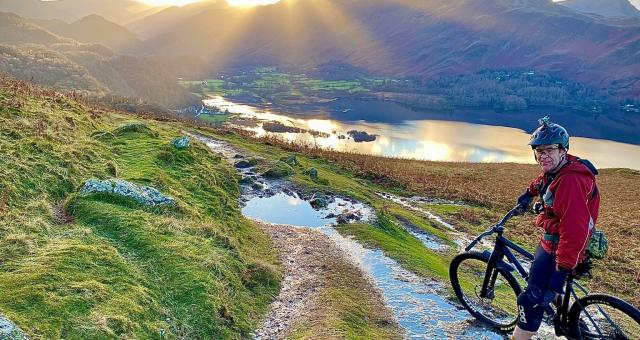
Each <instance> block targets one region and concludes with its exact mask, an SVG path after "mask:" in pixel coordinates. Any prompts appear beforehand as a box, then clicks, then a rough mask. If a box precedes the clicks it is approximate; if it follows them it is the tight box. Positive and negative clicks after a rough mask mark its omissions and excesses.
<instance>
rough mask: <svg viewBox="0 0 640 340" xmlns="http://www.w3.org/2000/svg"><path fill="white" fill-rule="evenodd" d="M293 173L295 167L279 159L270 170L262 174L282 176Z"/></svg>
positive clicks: (265, 175)
mask: <svg viewBox="0 0 640 340" xmlns="http://www.w3.org/2000/svg"><path fill="white" fill-rule="evenodd" d="M293 173H294V171H293V168H292V167H291V166H290V165H289V164H287V163H285V162H283V161H277V162H276V163H275V164H273V166H272V167H271V168H270V169H269V170H267V171H265V172H264V174H262V175H263V176H264V177H267V178H282V177H286V176H291V175H293Z"/></svg>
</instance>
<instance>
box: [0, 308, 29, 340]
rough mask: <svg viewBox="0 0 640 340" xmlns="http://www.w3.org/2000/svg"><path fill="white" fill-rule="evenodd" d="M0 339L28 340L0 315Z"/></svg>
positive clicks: (19, 330)
mask: <svg viewBox="0 0 640 340" xmlns="http://www.w3.org/2000/svg"><path fill="white" fill-rule="evenodd" d="M0 339H8V340H28V339H29V337H28V336H27V335H26V334H25V333H24V332H23V331H22V330H21V329H20V328H18V326H16V324H14V323H13V322H12V321H11V320H9V319H8V318H6V317H5V316H4V315H2V314H0Z"/></svg>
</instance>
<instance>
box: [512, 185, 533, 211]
mask: <svg viewBox="0 0 640 340" xmlns="http://www.w3.org/2000/svg"><path fill="white" fill-rule="evenodd" d="M531 201H533V195H531V193H529V190H528V189H527V190H525V191H524V193H523V194H522V195H520V197H518V201H517V203H516V214H517V215H522V214H524V213H525V212H527V210H528V209H529V205H530V204H531Z"/></svg>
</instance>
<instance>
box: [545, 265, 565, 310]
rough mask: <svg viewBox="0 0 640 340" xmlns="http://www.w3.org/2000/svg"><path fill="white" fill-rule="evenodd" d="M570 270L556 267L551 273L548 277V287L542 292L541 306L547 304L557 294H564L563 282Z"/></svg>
mask: <svg viewBox="0 0 640 340" xmlns="http://www.w3.org/2000/svg"><path fill="white" fill-rule="evenodd" d="M569 272H570V270H568V269H562V268H558V267H556V271H555V272H554V273H553V274H551V278H550V279H549V288H548V289H547V291H545V292H544V297H543V299H542V300H543V301H542V305H543V306H547V305H548V304H550V303H551V302H553V300H554V299H555V298H556V296H558V295H562V294H564V283H565V280H566V279H567V276H568V275H569Z"/></svg>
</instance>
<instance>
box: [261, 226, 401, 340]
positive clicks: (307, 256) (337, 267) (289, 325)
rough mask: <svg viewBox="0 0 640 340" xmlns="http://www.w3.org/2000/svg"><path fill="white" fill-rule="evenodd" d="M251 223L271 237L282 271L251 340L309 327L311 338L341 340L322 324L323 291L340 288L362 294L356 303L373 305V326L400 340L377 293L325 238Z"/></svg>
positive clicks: (324, 314)
mask: <svg viewBox="0 0 640 340" xmlns="http://www.w3.org/2000/svg"><path fill="white" fill-rule="evenodd" d="M256 223H259V225H260V226H261V227H262V228H263V229H264V230H265V231H266V232H267V233H268V234H269V235H270V236H271V239H272V240H273V243H274V245H275V246H276V247H277V248H278V250H279V252H280V258H281V261H282V264H283V266H284V279H283V281H282V289H281V290H280V293H279V295H278V296H277V297H276V299H275V301H274V302H273V304H272V306H271V310H270V311H269V314H268V315H267V317H266V319H265V320H264V321H263V323H262V325H261V326H260V327H259V328H258V329H257V330H256V332H255V338H256V339H284V338H286V337H287V336H288V335H290V333H291V332H292V331H294V330H296V329H300V328H309V327H311V328H315V329H314V333H315V332H317V331H319V330H322V331H325V333H324V334H323V336H322V337H323V338H324V339H331V338H334V339H343V338H344V334H341V333H340V331H339V330H336V329H335V328H333V327H327V326H326V325H323V324H325V323H326V322H327V316H328V314H330V310H328V309H327V303H328V302H330V301H324V297H325V296H326V292H327V290H330V289H333V288H336V286H339V285H345V284H348V285H350V286H351V287H353V286H354V285H355V286H356V287H358V289H359V291H360V292H365V294H366V296H367V297H368V299H366V300H367V301H362V303H364V304H374V305H375V306H372V307H373V308H372V310H375V311H376V314H375V315H374V317H375V318H376V319H377V320H376V321H375V323H376V324H378V325H383V327H386V328H388V330H389V333H390V334H396V335H397V336H398V337H401V336H402V331H401V330H400V328H399V326H398V325H397V323H396V321H395V320H394V318H393V314H392V312H391V310H390V309H389V308H388V307H387V306H385V305H384V303H383V301H384V299H383V298H382V296H381V294H380V292H379V291H378V290H376V289H375V288H374V285H373V283H371V282H370V281H368V280H367V279H365V275H363V274H362V272H361V271H360V270H359V269H358V268H357V267H356V266H355V265H353V264H352V263H350V262H349V261H348V260H347V259H346V257H345V254H344V253H343V252H342V251H341V250H340V249H339V248H338V247H337V246H336V245H335V244H334V242H333V241H332V240H330V239H329V238H328V237H327V236H326V235H324V234H322V233H320V232H318V231H316V230H311V229H303V228H296V227H291V226H284V225H271V224H265V223H260V222H256ZM329 309H330V308H329ZM318 327H319V328H318ZM316 335H319V334H316Z"/></svg>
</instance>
